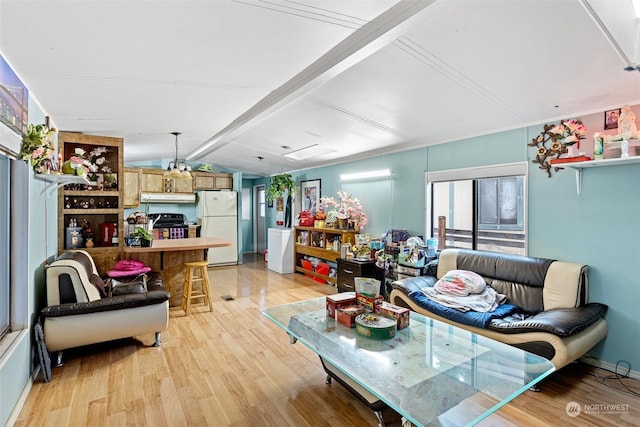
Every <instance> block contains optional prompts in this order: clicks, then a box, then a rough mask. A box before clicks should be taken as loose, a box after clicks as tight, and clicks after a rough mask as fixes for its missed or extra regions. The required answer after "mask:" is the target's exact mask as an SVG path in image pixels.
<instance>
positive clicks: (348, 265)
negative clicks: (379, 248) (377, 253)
mask: <svg viewBox="0 0 640 427" xmlns="http://www.w3.org/2000/svg"><path fill="white" fill-rule="evenodd" d="M337 262H338V275H337V281H336V285H337V287H338V292H355V290H356V281H355V278H356V277H370V278H373V279H377V280H379V281H380V290H379V293H380V295H383V296H385V297H386V295H385V286H384V285H385V279H384V268H379V267H378V266H377V265H376V263H375V262H374V261H371V260H367V261H359V260H347V259H344V258H338V259H337Z"/></svg>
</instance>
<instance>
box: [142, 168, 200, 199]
mask: <svg viewBox="0 0 640 427" xmlns="http://www.w3.org/2000/svg"><path fill="white" fill-rule="evenodd" d="M164 172H165V171H164V169H142V192H143V193H193V178H192V179H183V178H181V179H165V178H164Z"/></svg>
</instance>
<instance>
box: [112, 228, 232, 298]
mask: <svg viewBox="0 0 640 427" xmlns="http://www.w3.org/2000/svg"><path fill="white" fill-rule="evenodd" d="M230 245H231V242H229V241H228V240H225V239H222V238H219V237H190V238H185V239H164V240H161V239H154V240H153V242H152V244H151V246H149V247H130V246H126V247H125V248H124V253H125V256H126V258H127V259H137V260H139V261H142V262H144V263H145V264H146V265H148V266H149V267H151V269H152V270H155V271H160V272H161V273H162V281H163V283H164V284H165V287H166V288H167V290H169V292H170V293H171V298H170V300H169V304H170V306H172V307H179V306H180V302H181V301H182V285H183V283H184V263H185V262H189V261H202V260H206V259H207V252H208V250H209V248H219V247H223V246H230Z"/></svg>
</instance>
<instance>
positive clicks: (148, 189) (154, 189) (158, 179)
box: [142, 169, 165, 193]
mask: <svg viewBox="0 0 640 427" xmlns="http://www.w3.org/2000/svg"><path fill="white" fill-rule="evenodd" d="M163 175H164V169H142V192H143V193H164V192H165V182H164V181H165V180H164V177H163Z"/></svg>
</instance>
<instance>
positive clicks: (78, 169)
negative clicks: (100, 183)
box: [62, 147, 111, 181]
mask: <svg viewBox="0 0 640 427" xmlns="http://www.w3.org/2000/svg"><path fill="white" fill-rule="evenodd" d="M108 152H109V149H108V148H107V147H95V148H94V149H93V150H91V151H90V152H89V158H86V157H85V155H86V153H87V152H86V150H84V149H83V148H80V147H77V148H76V149H75V150H73V154H72V155H71V157H70V158H69V160H67V161H65V162H64V163H63V164H62V173H65V174H69V175H85V174H89V179H90V180H91V181H96V180H97V179H98V176H97V175H96V173H97V172H99V171H100V172H102V173H111V168H110V167H109V165H108V161H107V159H106V157H105V156H104V155H105V154H106V153H108Z"/></svg>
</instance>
